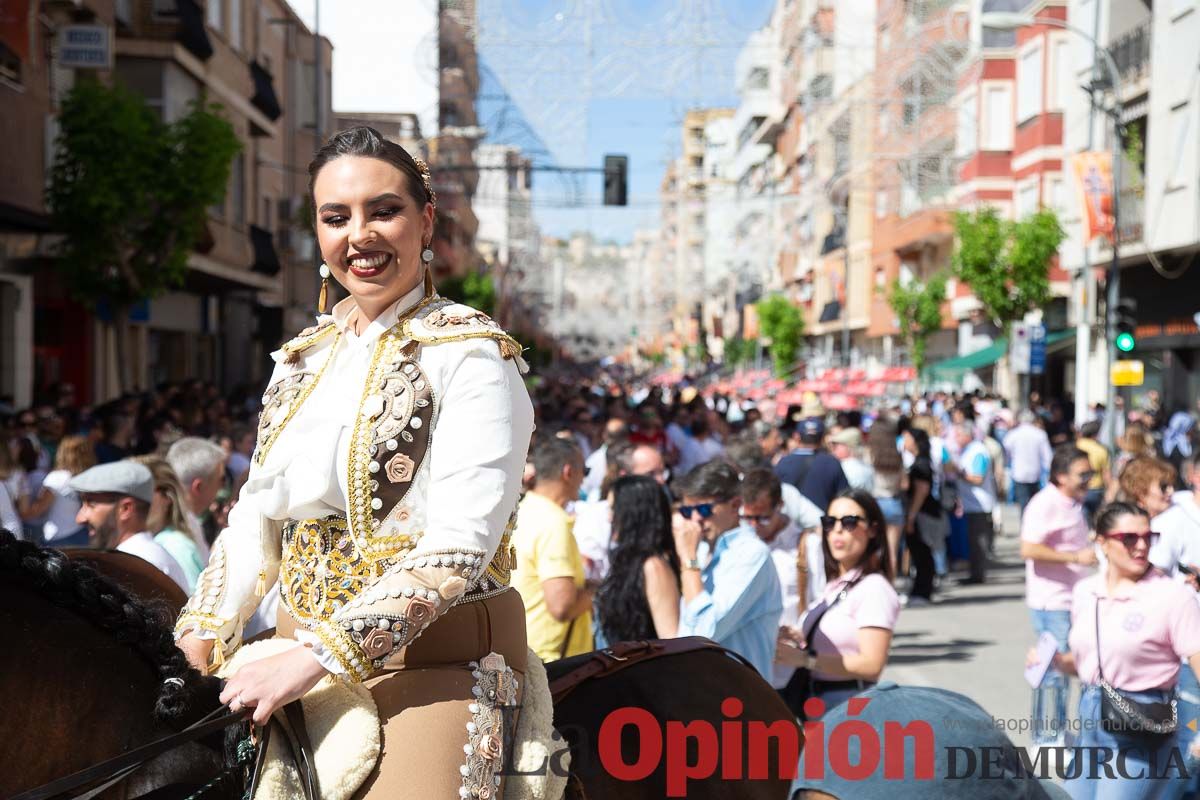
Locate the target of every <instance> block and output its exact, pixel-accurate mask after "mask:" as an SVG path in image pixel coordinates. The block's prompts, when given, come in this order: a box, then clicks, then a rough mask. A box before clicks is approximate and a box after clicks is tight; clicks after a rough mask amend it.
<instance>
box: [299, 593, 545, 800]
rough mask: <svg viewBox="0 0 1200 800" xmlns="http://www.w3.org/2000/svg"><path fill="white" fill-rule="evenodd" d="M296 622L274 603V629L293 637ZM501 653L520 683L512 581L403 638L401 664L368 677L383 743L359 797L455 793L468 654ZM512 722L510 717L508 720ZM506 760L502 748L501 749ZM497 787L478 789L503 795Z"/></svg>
mask: <svg viewBox="0 0 1200 800" xmlns="http://www.w3.org/2000/svg"><path fill="white" fill-rule="evenodd" d="M295 630H296V623H295V621H294V620H293V619H292V618H291V616H290V615H288V613H287V612H286V611H285V610H284V607H283V605H282V604H280V607H279V619H278V635H279V636H286V637H288V638H292V634H293V632H294V631H295ZM493 652H494V653H499V654H500V655H502V656H504V659H505V661H506V662H507V665H508V666H509V667H510V668H511V669H512V670H513V672H514V673H515V675H516V679H517V683H518V691H517V703H518V705H519V704H520V698H521V694H522V692H523V691H524V689H525V668H526V653H527V648H526V642H525V607H524V605H523V604H522V602H521V597H520V595H519V594H517V591H516V590H515V589H508V590H507V591H504V592H502V593H500V594H498V595H496V596H494V597H491V598H488V599H486V600H478V601H475V602H473V603H464V604H463V605H459V606H454V607H453V608H451V609H450V610H449V611H447V612H446V613H445V615H443V616H442V617H441V618H440V619H438V620H437V621H436V622H434V623H433V624H432V625H430V626H429V628H428V630H426V631H425V632H424V633H423V634H422V635H421V637H420V638H419V639H417V640H415V641H414V642H413V643H412V644H410V645H409V646H408V650H407V652H406V653H405V658H404V662H405V663H404V667H403V668H402V669H398V670H389V671H385V672H383V673H381V674H379V675H377V676H375V677H373V678H371V679H369V680H368V681H367V682H366V686H367V688H368V689H370V690H371V695H372V696H373V697H374V698H375V703H376V705H377V706H378V707H379V719H380V722H381V723H382V724H383V749H382V753H381V755H380V758H379V763H378V764H377V765H376V768H375V770H374V772H372V773H371V776H370V777H369V778H367V782H366V783H365V784H363V786H362V787H361V788H360V789H359V790H358V792H357V793H356V794H355V795H354V797H355V798H356V800H407V799H408V798H413V800H441V798H445V799H446V800H458V798H461V797H462V795H461V794H460V790H461V789H462V788H463V786H464V776H463V774H462V771H461V770H462V767H463V766H464V765H465V764H467V758H468V757H467V755H466V754H465V752H464V747H465V746H467V745H468V744H469V742H468V729H467V726H468V723H471V722H472V719H473V718H474V715H473V714H472V712H471V709H470V706H471V704H472V703H474V702H475V701H476V697H475V695H474V694H473V693H472V690H473V689H475V688H476V685H477V681H476V678H475V677H474V676H473V675H472V669H471V667H470V666H468V664H469V662H472V661H474V662H478V661H479V660H480V659H482V658H483V657H484V656H486V655H487V654H488V653H493ZM510 724H511V725H513V727H514V729H515V717H513V718H512V722H511V723H510ZM504 756H505V760H506V759H507V753H505V754H504ZM501 789H502V787H495V786H493V787H491V788H490V789H487V788H486V787H485V791H483V792H480V793H479V794H478V795H475V796H478V797H479V798H481V800H491V799H492V798H495V797H497V796H500V792H501Z"/></svg>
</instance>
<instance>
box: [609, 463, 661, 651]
mask: <svg viewBox="0 0 1200 800" xmlns="http://www.w3.org/2000/svg"><path fill="white" fill-rule="evenodd" d="M609 496H610V497H611V498H612V499H611V500H610V505H611V508H612V535H613V542H612V546H611V548H612V549H611V550H610V551H609V564H610V568H609V572H608V577H607V578H605V579H604V583H602V584H601V585H600V590H599V592H597V594H596V613H597V624H596V633H597V636H596V646H597V647H602V646H604V645H602V644H601V640H604V642H606V643H613V642H624V641H634V640H638V639H669V638H671V637H672V636H674V635H675V631H676V629H677V628H678V627H679V556H678V555H676V553H675V540H674V537H673V536H672V534H671V504H670V502H669V501H668V500H667V495H666V493H665V492H664V491H663V489H662V487H661V486H659V485H658V481H656V480H654V479H653V478H649V477H646V476H644V475H628V476H626V477H624V478H619V479H617V481H616V482H615V483H613V485H612V490H611V492H610V495H609Z"/></svg>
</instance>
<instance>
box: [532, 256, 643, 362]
mask: <svg viewBox="0 0 1200 800" xmlns="http://www.w3.org/2000/svg"><path fill="white" fill-rule="evenodd" d="M631 250H632V248H631V247H629V246H622V245H619V244H616V243H614V242H598V241H596V240H595V239H594V238H593V237H592V236H591V235H590V234H587V233H575V234H572V235H571V238H570V239H558V238H553V237H545V238H544V239H543V240H542V255H543V257H544V259H545V262H546V265H547V268H548V269H547V274H548V275H549V277H550V280H549V287H550V293H549V297H548V300H549V311H548V314H547V316H546V317H544V319H546V320H547V322H546V327H547V329H548V330H549V332H550V334H551V335H553V336H554V338H555V339H556V340H557V341H558V343H559V344H561V345H562V346H563V347H565V348H566V349H567V350H568V351H569V352H570V353H571V354H572V356H573V357H575V358H577V359H582V360H588V359H593V358H600V357H603V356H608V355H612V354H613V353H617V352H620V351H621V350H623V349H624V348H625V347H626V345H627V344H628V343H629V342H631V341H632V338H633V331H634V329H635V328H636V327H637V319H636V317H635V316H634V315H633V314H632V313H631V309H632V308H633V307H634V298H633V296H632V295H633V293H632V292H631V287H630V284H629V282H628V280H627V270H628V265H629V263H630V260H631V255H632V253H631Z"/></svg>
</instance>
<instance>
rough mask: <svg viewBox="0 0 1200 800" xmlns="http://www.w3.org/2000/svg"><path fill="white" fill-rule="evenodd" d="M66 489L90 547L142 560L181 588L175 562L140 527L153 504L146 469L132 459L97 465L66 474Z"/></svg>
mask: <svg viewBox="0 0 1200 800" xmlns="http://www.w3.org/2000/svg"><path fill="white" fill-rule="evenodd" d="M70 487H71V488H72V489H73V490H74V491H75V492H76V493H78V495H79V499H80V502H81V504H82V505H80V507H79V514H78V515H76V517H75V521H76V522H77V523H79V524H80V525H87V527H88V534H89V538H90V540H91V544H92V546H93V547H96V548H98V549H100V550H117V551H119V552H121V553H129V554H130V555H134V556H137V557H138V558H141V559H145V560H146V561H149V562H150V563H151V564H153V565H154V566H156V567H158V568H159V569H160V570H162V571H163V572H164V573H166V575H167V577H169V578H170V579H171V580H173V581H175V583H177V584H179V587H180V588H181V589H183V590H184V591H185V592H186V591H187V588H188V587H187V578H186V577H185V576H184V574H183V569H182V568H181V567H180V566H179V562H177V561H176V560H175V559H174V558H172V557H171V554H170V553H168V552H167V551H166V550H164V549H163V547H162V545H160V544H159V543H158V542H156V541H154V534H152V533H150V532H149V531H148V530H147V529H146V518H147V517H148V516H149V514H150V504H151V503H152V502H154V477H153V476H152V475H151V474H150V470H149V468H148V467H146V466H144V465H142V464H137V463H134V462H132V461H114V462H112V463H110V464H100V465H99V466H95V467H92V468H91V469H88V470H84V471H83V472H81V473H79V474H78V475H76V476H75V477H74V478H72V479H71V483H70Z"/></svg>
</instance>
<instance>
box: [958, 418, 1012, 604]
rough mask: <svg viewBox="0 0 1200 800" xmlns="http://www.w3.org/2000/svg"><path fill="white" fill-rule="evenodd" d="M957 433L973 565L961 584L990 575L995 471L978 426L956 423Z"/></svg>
mask: <svg viewBox="0 0 1200 800" xmlns="http://www.w3.org/2000/svg"><path fill="white" fill-rule="evenodd" d="M1009 435H1010V436H1011V435H1012V434H1009ZM954 436H955V441H956V442H957V444H958V447H959V456H958V463H957V464H955V473H956V476H957V477H956V480H957V483H958V499H959V501H960V502H961V504H962V510H963V515H964V516H965V517H966V519H967V560H968V561H969V562H970V565H971V569H970V574H969V576H968V577H966V578H963V579H961V580H960V581H959V583H966V584H973V583H983V582H984V580H985V579H986V578H987V560H988V542H989V541H990V540H991V539H992V536H993V530H992V509H993V508H995V507H996V477H995V471H994V470H993V469H992V457H991V456H990V455H988V450H987V447H985V446H984V444H983V442H981V441H979V440H978V439H976V438H975V429H974V428H973V427H972V426H971V424H970V423H968V422H960V423H958V424H956V425H955V426H954Z"/></svg>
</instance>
